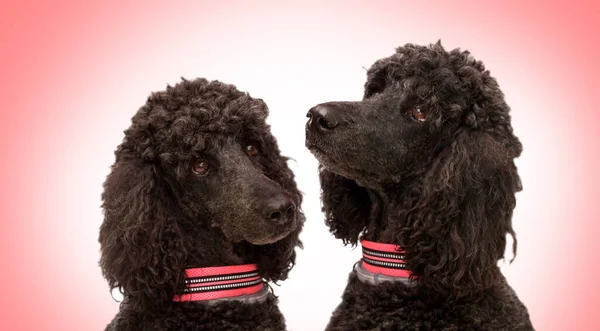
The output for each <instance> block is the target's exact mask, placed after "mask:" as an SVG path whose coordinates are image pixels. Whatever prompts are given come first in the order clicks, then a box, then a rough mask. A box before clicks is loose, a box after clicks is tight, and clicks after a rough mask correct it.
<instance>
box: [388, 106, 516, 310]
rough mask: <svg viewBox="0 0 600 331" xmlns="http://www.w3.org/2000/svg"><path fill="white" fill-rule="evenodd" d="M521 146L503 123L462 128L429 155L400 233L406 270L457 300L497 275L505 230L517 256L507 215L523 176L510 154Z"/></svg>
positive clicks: (511, 209) (488, 282) (514, 152)
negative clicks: (427, 166)
mask: <svg viewBox="0 0 600 331" xmlns="http://www.w3.org/2000/svg"><path fill="white" fill-rule="evenodd" d="M505 120H508V118H506V119H505ZM520 152H521V144H520V142H519V141H518V139H517V138H516V137H515V136H514V135H513V134H512V129H511V128H510V125H509V124H508V122H506V123H504V125H500V126H498V127H497V129H495V130H488V131H485V132H483V131H480V130H475V131H474V130H471V129H470V128H464V129H463V130H462V131H459V132H458V133H457V134H456V135H455V138H454V140H453V141H452V142H451V143H450V144H449V146H446V148H445V149H444V150H442V151H441V154H440V155H439V156H438V157H437V159H435V160H434V163H433V166H432V167H431V168H430V169H429V171H428V173H427V174H426V175H425V178H424V183H423V188H422V192H421V194H420V198H419V200H418V201H417V202H416V205H415V206H414V207H413V208H412V209H411V210H409V211H408V212H407V214H406V224H405V227H404V229H403V230H404V231H398V233H399V236H400V238H398V242H401V243H406V246H407V261H408V264H409V268H410V269H411V270H412V271H413V273H414V275H415V277H416V278H417V279H418V281H419V282H420V284H422V285H424V286H425V288H429V289H432V290H433V291H434V292H435V293H443V294H445V295H446V296H447V297H450V298H452V297H454V298H459V297H463V296H467V295H469V294H472V293H474V292H476V291H481V290H482V289H486V288H489V287H490V286H491V285H492V284H494V283H496V282H497V281H498V279H497V278H499V277H501V274H500V273H499V272H498V270H497V262H498V260H499V259H501V258H503V256H504V250H505V246H506V235H507V234H510V235H511V236H512V237H513V239H514V244H513V252H514V254H516V238H515V233H514V231H513V228H512V220H511V219H512V213H513V209H514V207H515V203H516V201H515V193H516V192H517V191H520V190H521V182H520V179H519V176H518V174H517V169H516V167H515V165H514V162H513V159H514V158H515V157H517V156H518V155H519V154H520ZM406 229H409V230H408V231H406Z"/></svg>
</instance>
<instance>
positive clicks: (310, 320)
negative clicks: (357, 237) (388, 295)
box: [0, 1, 600, 331]
mask: <svg viewBox="0 0 600 331" xmlns="http://www.w3.org/2000/svg"><path fill="white" fill-rule="evenodd" d="M591 3H593V2H591V1H590V2H580V1H564V2H554V1H544V2H539V3H535V2H524V1H489V2H482V1H470V2H469V1H437V2H416V1H411V2H399V1H393V2H392V1H389V2H385V1H369V2H367V1H364V2H355V1H344V2H341V1H340V2H327V3H326V4H320V3H318V2H314V3H311V2H308V1H306V2H288V1H273V2H242V1H239V2H233V1H222V2H217V1H215V2H205V3H203V2H191V1H190V2H178V1H174V2H168V3H167V2H160V3H159V2H152V1H143V2H138V3H134V2H132V1H131V2H124V1H121V2H111V1H101V2H98V3H97V4H92V2H86V1H73V2H66V1H56V2H54V3H50V2H49V1H48V2H37V3H36V2H33V1H13V2H2V3H1V6H0V66H1V67H0V68H1V71H0V100H1V103H0V143H1V145H0V146H1V148H2V149H1V150H2V161H1V163H0V167H1V169H2V171H0V179H1V183H2V184H1V190H0V220H1V221H2V228H1V231H0V269H1V270H2V271H1V272H0V330H101V329H103V328H104V326H105V325H106V324H107V323H108V322H109V321H110V319H111V318H112V317H113V316H114V314H115V313H116V312H117V310H118V304H116V303H115V302H114V301H113V300H112V299H111V297H110V295H109V293H108V290H107V286H106V283H105V281H104V280H103V279H102V276H101V272H100V269H99V268H98V265H97V261H98V258H99V245H98V243H97V235H98V227H99V225H100V223H101V222H102V215H101V212H100V208H99V206H100V198H99V197H100V193H101V189H102V186H101V185H102V182H103V180H104V177H105V176H106V174H107V173H108V167H109V166H110V164H111V163H112V161H113V155H112V152H113V150H114V149H115V147H116V146H117V144H118V143H119V142H120V140H121V139H122V131H123V130H124V129H125V128H126V127H127V126H128V125H129V119H130V118H131V116H132V115H133V113H134V112H135V111H136V110H137V109H138V108H139V107H140V106H141V105H142V104H143V102H144V101H145V98H146V96H147V95H148V94H149V92H150V91H152V90H158V89H162V88H164V87H165V85H166V83H171V84H172V83H176V82H177V81H178V79H179V77H180V76H185V77H188V78H194V77H197V76H204V77H208V78H210V79H219V80H222V81H225V82H229V83H233V84H236V85H238V86H239V87H240V88H241V89H245V90H246V89H247V90H248V91H249V92H250V93H251V94H252V95H255V96H258V97H261V98H263V99H264V100H265V101H266V102H267V104H269V107H270V108H271V117H270V123H271V124H272V126H273V132H274V133H275V135H276V136H277V137H278V138H279V141H280V146H281V148H282V150H283V151H284V153H286V154H287V155H290V156H292V157H294V158H296V160H297V161H298V162H297V167H296V168H295V169H294V171H295V172H296V173H297V176H298V180H299V184H300V186H301V189H302V190H303V191H304V192H306V203H305V204H304V210H305V211H306V214H307V216H308V222H307V226H306V230H305V231H304V233H303V240H304V242H305V245H306V248H305V250H303V251H301V252H300V253H299V261H298V265H297V267H296V269H294V271H293V272H292V276H291V278H290V280H289V281H287V282H285V283H284V284H283V285H282V286H281V288H278V289H276V291H277V294H279V295H280V298H281V309H282V311H283V312H284V314H285V315H286V319H287V321H288V327H289V329H290V330H295V331H302V330H319V329H323V328H324V326H325V323H326V322H327V320H328V317H329V314H330V312H331V310H332V309H333V308H334V307H335V305H336V304H337V303H338V302H339V295H340V294H341V290H342V289H343V287H344V284H345V279H346V275H347V272H348V271H349V270H350V268H351V265H352V263H353V261H355V260H356V259H357V258H358V257H359V256H360V253H359V252H357V251H351V250H350V249H349V248H343V247H341V244H340V243H339V242H338V241H336V240H334V239H333V238H332V237H330V236H329V234H328V233H327V229H326V228H325V226H324V225H323V224H322V223H323V222H322V215H321V214H320V212H319V202H318V185H317V179H316V171H315V169H316V162H315V161H314V159H312V157H311V156H310V154H309V153H308V152H306V151H305V150H304V147H303V139H304V138H303V122H304V114H305V113H306V110H307V109H308V108H310V107H311V106H313V105H314V104H316V103H319V102H324V101H328V100H348V99H352V100H356V99H359V98H360V96H361V90H362V84H363V83H364V78H365V72H364V70H363V69H362V68H361V66H364V67H368V66H369V65H370V64H371V63H373V62H374V61H375V60H377V59H378V58H381V57H385V56H388V55H390V54H391V53H392V52H393V50H394V48H395V47H396V46H399V45H402V44H404V43H406V42H414V43H419V44H426V43H431V42H435V41H437V40H438V39H440V38H441V39H442V43H443V44H444V45H445V46H446V47H447V48H455V47H461V48H466V49H469V50H471V51H472V53H473V54H474V55H475V56H476V57H477V58H478V59H481V60H483V61H484V62H485V63H486V65H487V67H488V68H489V69H490V70H491V72H492V74H493V75H494V76H495V77H497V79H498V81H499V83H500V85H501V87H502V88H503V90H504V92H505V94H506V98H507V101H508V103H509V104H510V105H511V107H512V109H513V124H514V128H515V132H516V133H517V135H518V136H519V137H520V138H521V140H522V142H523V144H524V146H525V152H524V154H523V156H522V157H521V158H520V159H519V161H518V166H519V169H520V173H521V176H522V178H523V182H524V187H525V190H524V191H523V192H522V193H520V194H519V195H518V206H517V209H516V211H515V218H514V223H515V227H516V230H517V234H518V238H519V240H520V242H519V255H518V257H517V259H516V261H515V262H514V263H513V264H512V265H504V266H503V270H504V273H505V275H506V276H507V277H508V279H509V281H510V282H511V284H512V285H513V287H514V288H515V290H516V291H517V293H518V295H519V296H520V298H521V299H522V300H523V301H524V302H525V304H526V305H527V306H528V308H529V311H530V313H531V317H532V320H533V322H534V325H535V326H536V328H537V329H539V330H600V319H599V318H598V316H597V314H598V312H599V308H600V304H599V303H598V301H599V299H598V296H599V295H600V285H599V284H600V282H599V281H598V279H597V274H598V273H599V272H600V267H599V266H598V265H597V263H598V250H599V249H600V244H599V241H600V240H599V235H600V224H598V203H599V202H600V201H599V200H598V194H599V193H600V190H599V184H600V183H599V179H600V175H599V174H598V169H599V168H600V157H599V156H598V151H599V149H598V141H599V138H600V131H599V130H598V123H599V121H600V115H599V112H598V109H599V108H600V98H599V97H598V94H599V93H598V87H599V83H600V78H599V77H600V69H599V68H600V65H599V64H598V62H596V61H597V60H598V59H600V46H599V45H598V42H599V41H600V24H599V23H598V22H600V6H599V5H597V4H596V5H591ZM352 254H353V255H352ZM332 259H333V260H336V261H337V260H339V261H341V262H340V263H341V264H340V265H339V268H337V267H336V268H335V269H333V268H332V269H330V270H331V271H330V272H327V273H325V274H323V273H319V274H316V273H315V272H314V270H315V269H317V268H318V266H320V265H329V262H328V261H331V260H332ZM336 266H337V265H336ZM332 283H333V284H334V285H331V286H330V285H328V284H332Z"/></svg>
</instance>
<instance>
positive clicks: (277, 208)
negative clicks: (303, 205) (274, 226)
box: [264, 196, 296, 224]
mask: <svg viewBox="0 0 600 331" xmlns="http://www.w3.org/2000/svg"><path fill="white" fill-rule="evenodd" d="M264 215H265V217H266V218H267V220H269V221H271V222H274V223H278V224H285V223H288V222H289V221H291V220H293V219H294V217H295V216H296V205H295V204H294V202H293V201H292V200H291V199H290V198H288V197H286V196H279V197H276V198H272V199H270V200H269V201H268V202H267V204H266V206H265V209H264Z"/></svg>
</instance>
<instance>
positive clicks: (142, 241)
mask: <svg viewBox="0 0 600 331" xmlns="http://www.w3.org/2000/svg"><path fill="white" fill-rule="evenodd" d="M116 154H117V161H116V163H115V164H114V165H113V167H112V171H111V173H110V174H109V176H108V177H107V179H106V181H105V183H104V192H103V194H102V200H103V205H102V207H103V209H104V222H103V224H102V226H101V228H100V238H99V241H100V245H101V260H100V266H101V267H102V271H103V274H104V277H105V278H106V279H107V280H108V283H109V285H110V287H111V288H112V289H114V288H117V287H120V288H121V289H122V290H123V291H124V293H125V300H127V297H128V296H135V297H137V298H142V299H141V300H136V304H139V305H145V304H148V305H150V304H157V303H161V302H165V301H170V300H172V297H173V295H174V294H175V291H176V290H177V288H176V287H177V286H178V284H182V281H183V274H182V270H183V267H184V261H185V257H186V250H185V247H183V240H182V234H181V231H180V229H179V227H178V224H177V221H176V220H175V219H174V215H175V214H174V213H173V210H176V208H174V207H173V206H172V204H174V203H175V202H174V201H173V199H172V192H170V187H168V184H167V183H166V181H165V180H164V179H163V178H162V175H161V174H160V173H159V169H158V167H157V166H156V165H154V164H152V163H149V162H145V161H142V160H140V159H137V158H133V159H132V158H127V157H124V156H123V155H127V153H125V152H124V151H123V148H122V147H120V148H119V150H118V151H117V153H116ZM120 156H121V157H120ZM144 308H145V307H135V309H144Z"/></svg>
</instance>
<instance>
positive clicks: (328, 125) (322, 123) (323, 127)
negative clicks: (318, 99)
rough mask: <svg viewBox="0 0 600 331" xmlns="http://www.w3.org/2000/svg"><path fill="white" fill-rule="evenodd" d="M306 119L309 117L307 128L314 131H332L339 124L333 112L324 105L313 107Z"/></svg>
mask: <svg viewBox="0 0 600 331" xmlns="http://www.w3.org/2000/svg"><path fill="white" fill-rule="evenodd" d="M306 117H308V122H307V123H306V127H307V129H310V130H312V131H327V130H332V129H334V128H335V127H336V126H338V124H339V122H338V120H337V119H336V118H335V116H333V115H332V113H331V111H330V110H329V109H328V108H327V107H325V106H323V105H317V106H314V107H312V108H311V109H310V110H309V111H308V114H306Z"/></svg>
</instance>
